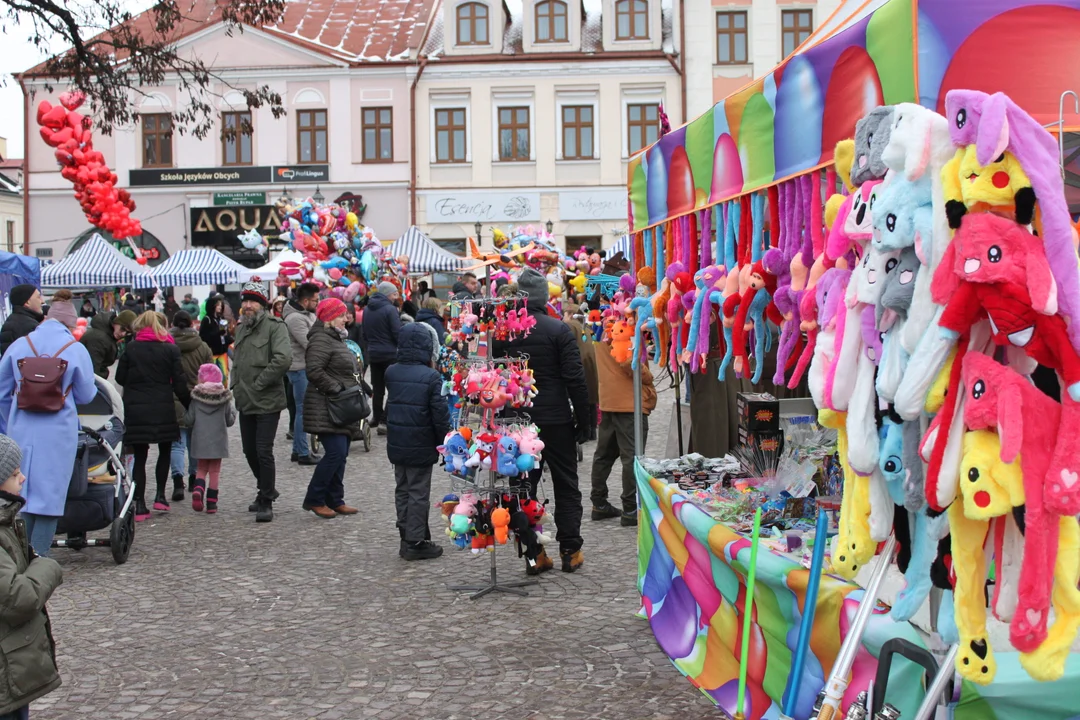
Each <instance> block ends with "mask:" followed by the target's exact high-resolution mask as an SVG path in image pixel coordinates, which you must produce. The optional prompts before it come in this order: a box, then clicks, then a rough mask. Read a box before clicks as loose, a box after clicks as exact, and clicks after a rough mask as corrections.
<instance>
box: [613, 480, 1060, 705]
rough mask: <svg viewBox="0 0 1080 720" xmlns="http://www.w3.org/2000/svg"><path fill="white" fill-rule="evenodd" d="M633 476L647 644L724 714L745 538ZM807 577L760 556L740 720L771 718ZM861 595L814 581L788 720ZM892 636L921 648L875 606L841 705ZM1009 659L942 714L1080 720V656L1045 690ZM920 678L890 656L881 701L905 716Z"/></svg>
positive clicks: (809, 698)
mask: <svg viewBox="0 0 1080 720" xmlns="http://www.w3.org/2000/svg"><path fill="white" fill-rule="evenodd" d="M635 470H636V474H637V484H638V494H639V497H640V502H641V513H642V515H641V521H640V522H639V524H638V591H639V593H640V594H641V616H642V617H643V618H645V619H646V620H648V621H649V624H650V625H651V626H652V630H653V633H654V635H655V636H656V640H657V643H658V644H659V645H660V647H661V649H662V650H663V651H664V653H665V654H666V655H667V656H668V657H669V658H670V659H671V662H672V663H673V664H674V665H675V667H676V668H677V669H678V670H679V672H681V673H683V674H684V675H685V676H686V677H687V679H689V680H690V682H691V683H692V684H693V685H694V686H695V687H697V688H698V689H699V690H700V691H701V692H702V693H704V694H705V695H706V696H707V697H709V698H710V699H711V700H712V701H713V702H714V703H715V704H716V706H717V707H718V708H719V709H720V710H721V711H723V712H724V713H726V714H727V715H728V716H733V715H734V714H735V705H736V694H737V688H738V678H739V648H740V647H741V642H742V638H741V633H742V620H743V613H744V607H745V604H744V598H745V594H746V571H747V564H748V563H749V558H750V540H749V538H748V537H745V536H743V535H740V534H738V533H736V532H735V531H733V530H732V529H730V528H729V527H728V526H726V525H724V524H723V523H721V522H719V521H718V520H716V519H714V518H713V517H712V516H711V515H709V514H708V513H707V512H706V511H705V510H703V509H701V508H700V507H698V506H697V505H694V504H693V503H692V502H691V501H690V500H689V499H688V498H687V496H686V495H685V494H684V492H683V491H682V490H680V489H679V487H678V486H677V485H669V484H667V483H665V482H663V481H661V480H657V479H656V478H653V477H651V476H650V474H649V473H648V472H647V471H646V470H644V469H643V468H642V467H641V465H640V464H636V465H635ZM809 575H810V571H809V570H808V569H806V568H804V567H803V566H802V565H800V564H799V563H798V562H796V561H795V560H793V559H792V558H790V557H788V556H785V555H780V554H778V553H775V552H772V551H769V550H767V549H766V548H762V549H761V550H760V551H759V555H758V563H757V583H756V586H755V590H754V614H753V616H752V620H753V621H752V624H751V633H752V635H751V638H750V655H749V662H748V666H747V694H746V713H745V715H746V718H747V719H748V720H759V719H761V718H765V719H766V720H768V719H771V718H777V717H779V714H780V702H781V698H782V697H783V695H784V691H785V689H786V687H787V684H788V675H789V674H790V670H791V664H792V653H793V649H794V647H795V644H796V640H797V638H798V634H799V623H800V619H801V617H802V613H803V601H804V598H805V594H806V587H807V581H808V579H809ZM862 596H863V590H862V588H860V587H859V586H858V585H856V584H853V583H849V582H847V581H844V580H841V579H840V578H837V577H834V576H831V575H824V576H822V578H821V584H820V588H819V591H818V598H817V610H816V612H815V615H814V625H813V632H812V634H811V638H810V647H809V652H808V653H807V657H806V659H805V661H804V666H803V667H804V670H803V681H802V683H801V687H800V691H799V700H798V704H797V709H796V712H795V713H794V717H795V718H796V720H804V719H805V718H808V717H809V716H810V714H811V709H812V707H813V704H814V699H815V697H816V696H817V693H818V691H819V690H820V689H821V688H822V686H823V685H824V682H825V678H826V676H827V674H828V672H829V670H830V669H831V667H832V663H833V661H834V660H835V658H836V655H837V653H838V652H839V650H840V645H841V643H842V642H843V639H844V637H846V635H847V632H848V628H849V627H850V625H851V622H852V620H853V619H854V617H855V612H856V609H857V608H858V604H859V601H860V599H861V598H862ZM892 638H904V639H907V640H910V641H912V642H914V643H916V644H920V645H925V641H924V636H923V635H922V634H921V633H920V632H919V631H918V630H917V629H916V628H915V627H913V626H912V625H910V624H908V623H897V622H894V621H893V620H892V619H890V618H889V616H888V614H887V608H884V607H880V608H879V609H878V611H877V612H875V614H874V615H873V617H872V618H871V620H870V622H869V624H868V626H867V628H866V632H865V634H864V635H863V638H862V647H861V648H860V650H859V652H858V655H857V657H856V659H855V664H854V666H853V669H852V680H851V683H850V685H849V690H848V693H849V695H850V697H845V705H846V703H847V701H850V700H852V699H854V696H855V695H857V694H858V692H859V691H860V690H864V689H866V687H867V685H868V683H869V681H870V680H871V679H872V678H873V676H874V674H875V673H876V672H877V656H878V652H879V650H880V648H881V646H882V645H883V644H884V643H885V642H886V641H888V640H890V639H892ZM1018 658H1019V655H1018V654H1017V653H1015V652H1012V653H1000V654H997V659H998V674H997V678H996V680H995V682H994V683H993V684H992V685H990V686H987V687H977V686H974V685H971V684H970V683H967V682H965V683H963V685H962V687H961V690H960V697H959V700H958V702H956V703H954V706H953V708H952V717H953V718H956V720H1006V719H1009V720H1011V719H1012V718H1039V719H1040V720H1071V719H1073V718H1077V719H1078V720H1080V701H1077V700H1076V696H1075V691H1074V689H1073V688H1075V686H1076V685H1075V684H1076V682H1077V681H1078V680H1080V656H1077V655H1073V656H1072V657H1071V658H1070V660H1069V663H1068V665H1067V667H1066V673H1065V676H1064V677H1063V678H1062V679H1061V680H1059V681H1057V682H1053V683H1035V682H1034V681H1032V680H1031V679H1030V678H1029V677H1028V676H1027V674H1026V673H1024V671H1023V670H1022V669H1021V668H1020V664H1019V660H1018ZM922 672H923V671H922V669H921V668H919V667H918V666H916V665H915V664H913V663H910V662H908V661H906V660H904V659H902V658H899V657H897V658H895V659H894V661H893V663H892V668H891V671H890V674H889V682H888V690H887V696H886V699H887V701H888V702H890V703H891V704H893V705H895V706H896V707H897V708H898V709H899V710H900V711H901V712H902V713H903V715H902V717H905V718H906V717H914V715H915V711H916V709H917V708H918V705H919V703H920V702H921V700H922V696H923V691H922V686H921V683H920V678H921V676H922Z"/></svg>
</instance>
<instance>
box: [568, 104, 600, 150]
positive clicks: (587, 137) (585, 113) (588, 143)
mask: <svg viewBox="0 0 1080 720" xmlns="http://www.w3.org/2000/svg"><path fill="white" fill-rule="evenodd" d="M593 152H594V151H593V106H592V105H564V106H563V108H562V154H563V159H564V160H592V159H593V157H594V154H593Z"/></svg>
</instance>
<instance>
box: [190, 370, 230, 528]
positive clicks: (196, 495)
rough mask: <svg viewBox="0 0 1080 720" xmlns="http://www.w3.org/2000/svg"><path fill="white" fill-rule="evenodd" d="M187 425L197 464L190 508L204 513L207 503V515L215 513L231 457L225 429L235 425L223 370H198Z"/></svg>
mask: <svg viewBox="0 0 1080 720" xmlns="http://www.w3.org/2000/svg"><path fill="white" fill-rule="evenodd" d="M184 421H185V423H186V424H187V426H188V427H190V428H191V446H190V450H191V457H192V458H193V459H194V460H196V461H197V463H198V464H197V465H196V466H195V486H194V488H193V489H192V491H191V507H192V509H194V510H195V511H197V512H202V509H203V505H204V499H205V506H206V512H207V513H216V512H217V504H218V479H219V476H220V475H221V460H222V458H227V457H229V436H228V433H227V432H226V430H225V429H226V428H229V427H232V425H233V423H234V422H236V410H235V409H234V408H233V403H232V393H231V392H229V390H228V389H226V387H225V386H224V385H223V384H222V375H221V368H219V367H218V366H217V365H216V364H214V363H206V364H204V365H200V366H199V384H198V385H196V386H195V387H194V388H192V389H191V405H190V406H189V407H188V410H187V415H186V416H185V418H184ZM207 484H209V487H207Z"/></svg>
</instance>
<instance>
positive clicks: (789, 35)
mask: <svg viewBox="0 0 1080 720" xmlns="http://www.w3.org/2000/svg"><path fill="white" fill-rule="evenodd" d="M780 29H781V32H782V33H783V35H782V38H783V41H784V57H787V56H788V55H790V54H791V53H793V52H795V48H797V47H799V46H800V45H802V44H803V43H804V42H806V39H807V38H809V37H810V33H811V32H813V31H814V11H813V10H781V11H780Z"/></svg>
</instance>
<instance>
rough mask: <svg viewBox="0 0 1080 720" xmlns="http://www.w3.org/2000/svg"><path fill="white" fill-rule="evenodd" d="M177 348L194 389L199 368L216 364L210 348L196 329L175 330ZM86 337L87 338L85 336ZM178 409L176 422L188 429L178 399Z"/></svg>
mask: <svg viewBox="0 0 1080 720" xmlns="http://www.w3.org/2000/svg"><path fill="white" fill-rule="evenodd" d="M170 332H171V333H172V337H173V341H174V342H175V343H176V347H178V348H180V366H181V367H182V368H184V377H185V378H186V379H187V383H188V387H189V388H193V387H195V385H197V384H198V382H199V366H200V365H205V364H208V363H212V362H214V356H213V355H212V354H211V353H210V346H209V345H207V344H206V343H204V342H203V341H202V338H201V337H199V332H198V331H197V330H196V329H195V328H183V329H181V328H173V329H172V330H171V331H170ZM84 337H85V336H84ZM173 405H174V407H175V409H176V421H177V422H179V423H180V427H188V424H187V423H186V422H184V404H183V403H181V402H180V398H179V397H176V401H175V402H174V403H173Z"/></svg>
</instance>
